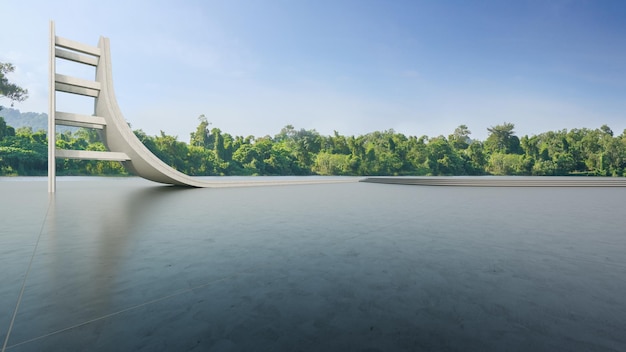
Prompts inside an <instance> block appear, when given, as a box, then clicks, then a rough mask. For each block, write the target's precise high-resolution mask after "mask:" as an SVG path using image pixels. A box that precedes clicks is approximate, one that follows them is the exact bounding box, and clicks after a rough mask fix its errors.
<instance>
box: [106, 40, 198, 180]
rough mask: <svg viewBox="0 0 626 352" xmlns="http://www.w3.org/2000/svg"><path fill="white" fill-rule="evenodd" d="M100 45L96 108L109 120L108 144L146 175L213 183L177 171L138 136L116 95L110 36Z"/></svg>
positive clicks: (129, 165)
mask: <svg viewBox="0 0 626 352" xmlns="http://www.w3.org/2000/svg"><path fill="white" fill-rule="evenodd" d="M98 48H99V49H100V60H99V62H98V66H97V68H96V82H99V83H100V94H99V96H98V98H96V107H95V110H96V116H101V117H103V118H104V120H105V122H106V131H105V132H106V133H105V136H106V138H105V144H106V146H107V148H108V149H109V150H113V151H116V152H122V153H124V154H126V155H127V156H128V159H129V160H126V161H122V163H123V164H124V166H125V167H126V168H127V169H129V170H130V171H131V172H132V173H134V174H135V175H138V176H141V177H143V178H145V179H148V180H151V181H155V182H160V183H166V184H172V185H180V186H193V187H209V186H210V184H208V183H206V182H202V181H200V180H197V179H194V178H192V177H190V176H188V175H185V174H183V173H181V172H179V171H176V170H174V169H173V168H171V167H170V166H168V165H167V164H165V163H164V162H162V161H161V160H160V159H159V158H157V157H156V156H155V155H154V154H152V152H150V150H148V148H146V146H144V145H143V143H141V141H140V140H139V139H138V138H137V136H135V134H134V133H133V131H132V130H131V129H130V127H129V126H128V123H127V122H126V119H124V116H123V115H122V112H121V111H120V108H119V107H118V105H117V101H116V99H115V93H114V90H113V77H112V73H111V72H112V70H111V54H110V48H109V39H108V38H104V37H101V38H100V41H99V43H98Z"/></svg>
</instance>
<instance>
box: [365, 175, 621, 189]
mask: <svg viewBox="0 0 626 352" xmlns="http://www.w3.org/2000/svg"><path fill="white" fill-rule="evenodd" d="M361 182H370V183H386V184H399V185H418V186H465V187H626V178H623V177H582V176H569V177H568V176H563V177H560V176H528V177H523V176H450V177H446V176H423V177H367V178H365V179H362V180H361Z"/></svg>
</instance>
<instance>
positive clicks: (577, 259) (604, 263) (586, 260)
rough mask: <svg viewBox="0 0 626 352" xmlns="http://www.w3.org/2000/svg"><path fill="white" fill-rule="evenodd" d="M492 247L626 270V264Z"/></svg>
mask: <svg viewBox="0 0 626 352" xmlns="http://www.w3.org/2000/svg"><path fill="white" fill-rule="evenodd" d="M491 247H493V248H500V249H507V250H514V251H520V252H525V253H534V254H538V255H542V256H548V257H557V258H560V259H565V260H568V261H574V262H587V263H592V264H601V265H606V266H613V267H620V268H623V269H626V263H619V262H603V261H599V260H593V259H586V258H576V257H572V256H568V255H562V254H557V253H552V252H546V251H541V250H534V249H523V248H515V247H510V246H501V245H491Z"/></svg>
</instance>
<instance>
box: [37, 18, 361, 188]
mask: <svg viewBox="0 0 626 352" xmlns="http://www.w3.org/2000/svg"><path fill="white" fill-rule="evenodd" d="M57 58H60V59H63V60H68V61H72V62H75V63H79V64H83V65H88V66H92V67H94V68H95V80H93V81H92V80H85V79H81V78H76V77H71V76H67V75H61V74H57V73H56V59H57ZM49 75H50V80H49V83H50V96H49V111H48V131H50V132H49V133H48V192H55V191H56V158H68V159H87V160H111V161H120V162H122V164H123V165H124V167H126V169H128V170H129V171H130V172H131V173H133V174H135V175H137V176H140V177H143V178H145V179H148V180H151V181H155V182H159V183H165V184H171V185H178V186H190V187H242V186H265V185H278V184H281V185H282V184H311V183H339V182H356V181H357V179H355V178H345V179H336V178H335V179H325V180H322V179H299V180H280V181H276V180H270V181H268V180H262V179H259V180H258V181H238V182H207V181H204V180H201V179H198V178H194V177H190V176H188V175H185V174H183V173H181V172H179V171H177V170H175V169H173V168H171V167H170V166H168V165H167V164H165V163H164V162H162V161H161V160H160V159H159V158H157V157H156V156H155V155H154V154H152V152H150V150H148V148H146V146H144V145H143V143H141V141H140V140H139V139H138V138H137V137H136V136H135V134H134V133H133V131H132V130H131V129H130V127H129V126H128V123H127V122H126V119H124V116H123V115H122V112H121V111H120V108H119V106H118V105H117V101H116V99H115V92H114V90H113V76H112V70H111V53H110V47H109V39H108V38H104V37H101V38H100V41H99V42H98V46H97V47H94V46H90V45H85V44H82V43H78V42H75V41H72V40H69V39H65V38H62V37H58V36H56V35H55V29H54V22H50V71H49ZM56 92H65V93H70V94H78V95H82V96H87V97H92V98H95V104H94V105H95V111H94V115H92V116H88V115H80V114H74V113H69V112H62V111H57V110H56ZM57 124H59V125H66V126H76V127H85V128H93V129H99V130H101V132H102V133H101V135H102V137H103V142H104V144H105V146H106V147H107V149H108V150H109V151H108V152H98V151H86V150H63V149H56V148H55V144H56V138H55V131H56V125H57Z"/></svg>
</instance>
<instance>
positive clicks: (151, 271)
mask: <svg viewBox="0 0 626 352" xmlns="http://www.w3.org/2000/svg"><path fill="white" fill-rule="evenodd" d="M0 194H2V195H3V196H2V202H0V203H2V204H1V205H0V214H2V225H1V226H0V261H1V267H2V270H0V280H1V281H0V282H2V285H0V342H3V343H4V345H3V348H2V351H3V352H4V351H11V352H14V351H111V350H119V351H135V350H137V351H190V350H199V351H204V350H211V351H395V350H406V351H422V350H424V351H429V350H432V351H468V350H477V351H555V350H569V351H572V350H584V351H620V350H622V351H623V350H626V334H624V326H626V295H624V292H626V280H624V278H625V277H626V236H624V228H626V226H625V225H626V220H625V219H624V218H623V199H625V198H626V197H625V196H626V190H625V189H623V188H619V189H600V188H597V189H563V188H559V189H549V188H497V189H496V188H472V187H445V188H441V187H424V186H406V185H383V184H371V183H345V184H315V185H286V186H282V187H256V188H222V189H184V188H175V187H164V186H159V185H155V184H153V183H150V182H147V181H143V180H139V179H134V178H128V179H103V178H91V179H80V180H78V181H71V182H59V184H58V190H57V194H56V195H55V196H53V197H52V198H49V197H48V194H47V193H46V183H45V182H31V181H7V180H0ZM9 200H10V201H9Z"/></svg>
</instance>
